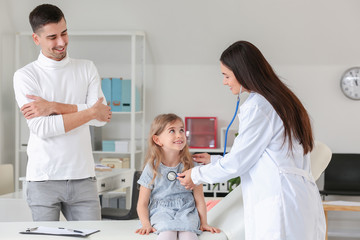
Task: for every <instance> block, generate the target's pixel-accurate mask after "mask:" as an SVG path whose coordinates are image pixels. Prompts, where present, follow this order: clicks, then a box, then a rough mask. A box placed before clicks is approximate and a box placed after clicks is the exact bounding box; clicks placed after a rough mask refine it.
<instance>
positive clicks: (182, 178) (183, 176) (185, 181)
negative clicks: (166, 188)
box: [177, 169, 196, 190]
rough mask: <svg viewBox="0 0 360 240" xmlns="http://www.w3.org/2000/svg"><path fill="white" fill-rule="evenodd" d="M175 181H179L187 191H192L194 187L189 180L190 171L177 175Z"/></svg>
mask: <svg viewBox="0 0 360 240" xmlns="http://www.w3.org/2000/svg"><path fill="white" fill-rule="evenodd" d="M177 179H178V180H179V181H180V184H181V185H183V186H184V187H185V188H186V189H188V190H189V189H191V190H193V188H194V187H195V186H196V185H195V184H194V183H193V181H192V179H191V169H189V170H186V171H185V172H183V173H178V177H177Z"/></svg>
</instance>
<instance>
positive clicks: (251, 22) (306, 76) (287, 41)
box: [8, 0, 360, 152]
mask: <svg viewBox="0 0 360 240" xmlns="http://www.w3.org/2000/svg"><path fill="white" fill-rule="evenodd" d="M47 2H50V3H54V4H56V5H58V6H59V7H60V8H61V9H62V10H63V11H64V13H65V15H66V18H67V21H68V28H69V31H71V30H122V29H140V30H144V31H145V32H146V33H147V37H148V38H147V40H148V48H149V49H150V52H149V54H148V55H149V61H150V62H151V63H152V65H151V66H150V71H148V72H150V76H149V81H148V84H147V88H148V93H147V96H148V98H147V109H148V110H149V111H148V112H147V122H148V123H150V122H151V120H152V119H153V117H154V116H155V115H156V114H158V113H163V112H175V113H177V114H179V115H181V116H183V117H184V116H217V117H218V120H219V123H220V124H219V125H220V127H223V126H225V125H227V123H228V122H229V120H230V119H231V117H232V115H233V111H234V107H235V106H234V105H235V98H234V97H233V96H231V95H230V92H229V90H228V89H227V87H223V86H222V77H221V74H220V71H219V67H218V59H219V56H220V54H221V52H222V51H223V50H224V49H225V48H226V47H227V46H228V45H229V44H231V43H232V42H234V41H236V40H239V39H245V40H249V41H251V42H253V43H255V44H256V45H257V46H258V47H259V48H260V49H261V50H262V52H263V53H264V55H265V57H267V59H268V60H269V62H270V63H271V64H272V65H273V67H274V68H275V69H276V71H277V73H278V74H279V75H280V76H281V77H283V79H285V81H286V82H287V83H288V85H289V86H290V87H291V88H292V89H293V90H294V92H295V93H296V94H297V95H298V96H299V98H300V99H301V100H302V101H303V103H304V104H305V106H306V107H307V109H308V111H309V113H310V115H311V117H312V119H313V125H314V132H315V137H316V138H317V139H318V140H321V141H324V142H326V143H327V144H328V145H329V146H330V147H331V149H332V150H333V151H334V152H359V150H360V149H359V147H358V143H357V136H358V135H360V128H359V127H356V126H357V124H358V122H359V120H360V111H357V109H358V106H359V104H360V102H358V101H352V100H349V99H347V98H346V97H344V96H343V94H342V93H341V90H340V87H339V85H340V84H339V81H340V77H341V75H342V73H343V72H344V71H345V70H346V69H347V68H349V67H352V66H357V65H360V59H359V57H358V56H360V48H359V47H357V46H358V37H359V35H360V33H359V31H356V29H357V28H358V22H360V15H359V14H357V9H358V8H359V7H360V2H359V1H356V0H344V1H326V0H320V1H310V0H305V1H288V0H270V1H260V0H255V1H239V0H224V1H208V0H197V1H190V0H185V1H177V2H175V1H167V0H153V1H146V0H136V1H131V0H106V1H95V0H77V1H71V0H62V1H60V0H59V1H54V0H52V1H47ZM40 3H43V1H25V2H24V1H21V0H11V1H10V0H8V4H9V11H10V14H11V20H12V23H13V24H14V26H15V30H16V31H29V30H30V26H29V24H28V18H27V16H28V13H29V12H30V11H31V10H32V9H33V8H34V7H35V6H37V5H38V4H40ZM20 6H21V7H20ZM70 44H71V43H70ZM99 47H101V46H99ZM9 81H11V79H9ZM10 91H11V89H10ZM12 100H13V99H8V101H9V103H10V102H11V101H12Z"/></svg>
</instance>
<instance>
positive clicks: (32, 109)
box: [20, 95, 56, 119]
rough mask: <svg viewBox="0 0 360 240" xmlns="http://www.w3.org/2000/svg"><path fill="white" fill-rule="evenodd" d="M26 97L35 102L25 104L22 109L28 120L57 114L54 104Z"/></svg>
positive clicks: (41, 99)
mask: <svg viewBox="0 0 360 240" xmlns="http://www.w3.org/2000/svg"><path fill="white" fill-rule="evenodd" d="M26 97H27V98H30V99H32V100H34V101H32V102H30V103H27V104H25V105H24V106H22V108H21V109H20V110H21V112H22V114H23V115H24V117H25V118H26V119H31V118H34V117H40V116H49V115H51V114H56V113H55V112H54V109H53V102H49V101H46V100H45V99H43V98H41V97H38V96H34V95H26Z"/></svg>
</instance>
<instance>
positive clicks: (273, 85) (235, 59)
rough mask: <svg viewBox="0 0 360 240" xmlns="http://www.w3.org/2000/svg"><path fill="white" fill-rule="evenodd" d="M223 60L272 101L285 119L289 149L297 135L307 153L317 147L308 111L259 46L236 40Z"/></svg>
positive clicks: (242, 81) (247, 85) (241, 79)
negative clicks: (278, 74) (281, 78)
mask: <svg viewBox="0 0 360 240" xmlns="http://www.w3.org/2000/svg"><path fill="white" fill-rule="evenodd" d="M220 61H221V62H222V63H223V64H224V65H225V66H227V67H228V68H229V69H230V70H231V71H232V72H233V73H234V75H235V77H236V79H237V80H238V82H239V83H240V84H241V85H242V86H243V87H244V88H246V89H247V90H250V91H253V92H257V93H259V94H261V95H262V96H264V97H265V98H266V99H267V100H268V101H269V102H270V104H271V105H272V106H273V108H274V109H275V111H276V112H277V114H278V115H279V116H280V118H281V120H282V121H283V124H284V128H285V136H284V143H285V140H286V139H288V140H289V150H291V149H292V147H293V141H292V140H293V137H294V138H295V139H297V140H298V141H299V142H300V144H301V145H302V146H303V149H304V154H307V153H308V152H310V151H311V150H312V149H313V146H314V139H313V135H312V130H311V123H310V119H309V115H308V113H307V112H306V110H305V108H304V106H303V105H302V104H301V102H300V100H299V99H298V98H297V97H296V96H295V94H294V93H293V92H292V91H291V90H290V89H289V88H288V87H287V86H286V85H285V84H284V83H283V82H282V81H281V80H280V79H279V77H278V76H277V75H276V74H275V72H274V70H273V69H272V67H271V66H270V64H269V63H268V62H267V61H266V59H265V57H264V56H263V55H262V53H261V52H260V50H259V49H258V48H257V47H255V46H254V45H253V44H251V43H249V42H246V41H238V42H235V43H234V44H232V45H231V46H230V47H228V48H227V49H226V50H225V51H224V52H223V53H222V55H221V57H220Z"/></svg>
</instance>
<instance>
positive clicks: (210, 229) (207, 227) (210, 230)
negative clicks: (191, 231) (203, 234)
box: [200, 224, 221, 233]
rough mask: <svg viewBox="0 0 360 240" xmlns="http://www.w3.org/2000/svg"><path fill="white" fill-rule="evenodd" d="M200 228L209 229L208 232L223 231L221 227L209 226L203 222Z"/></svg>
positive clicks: (202, 229)
mask: <svg viewBox="0 0 360 240" xmlns="http://www.w3.org/2000/svg"><path fill="white" fill-rule="evenodd" d="M200 230H201V231H208V232H211V233H219V232H221V230H220V229H218V228H216V227H212V226H209V225H208V224H202V225H201V226H200Z"/></svg>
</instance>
